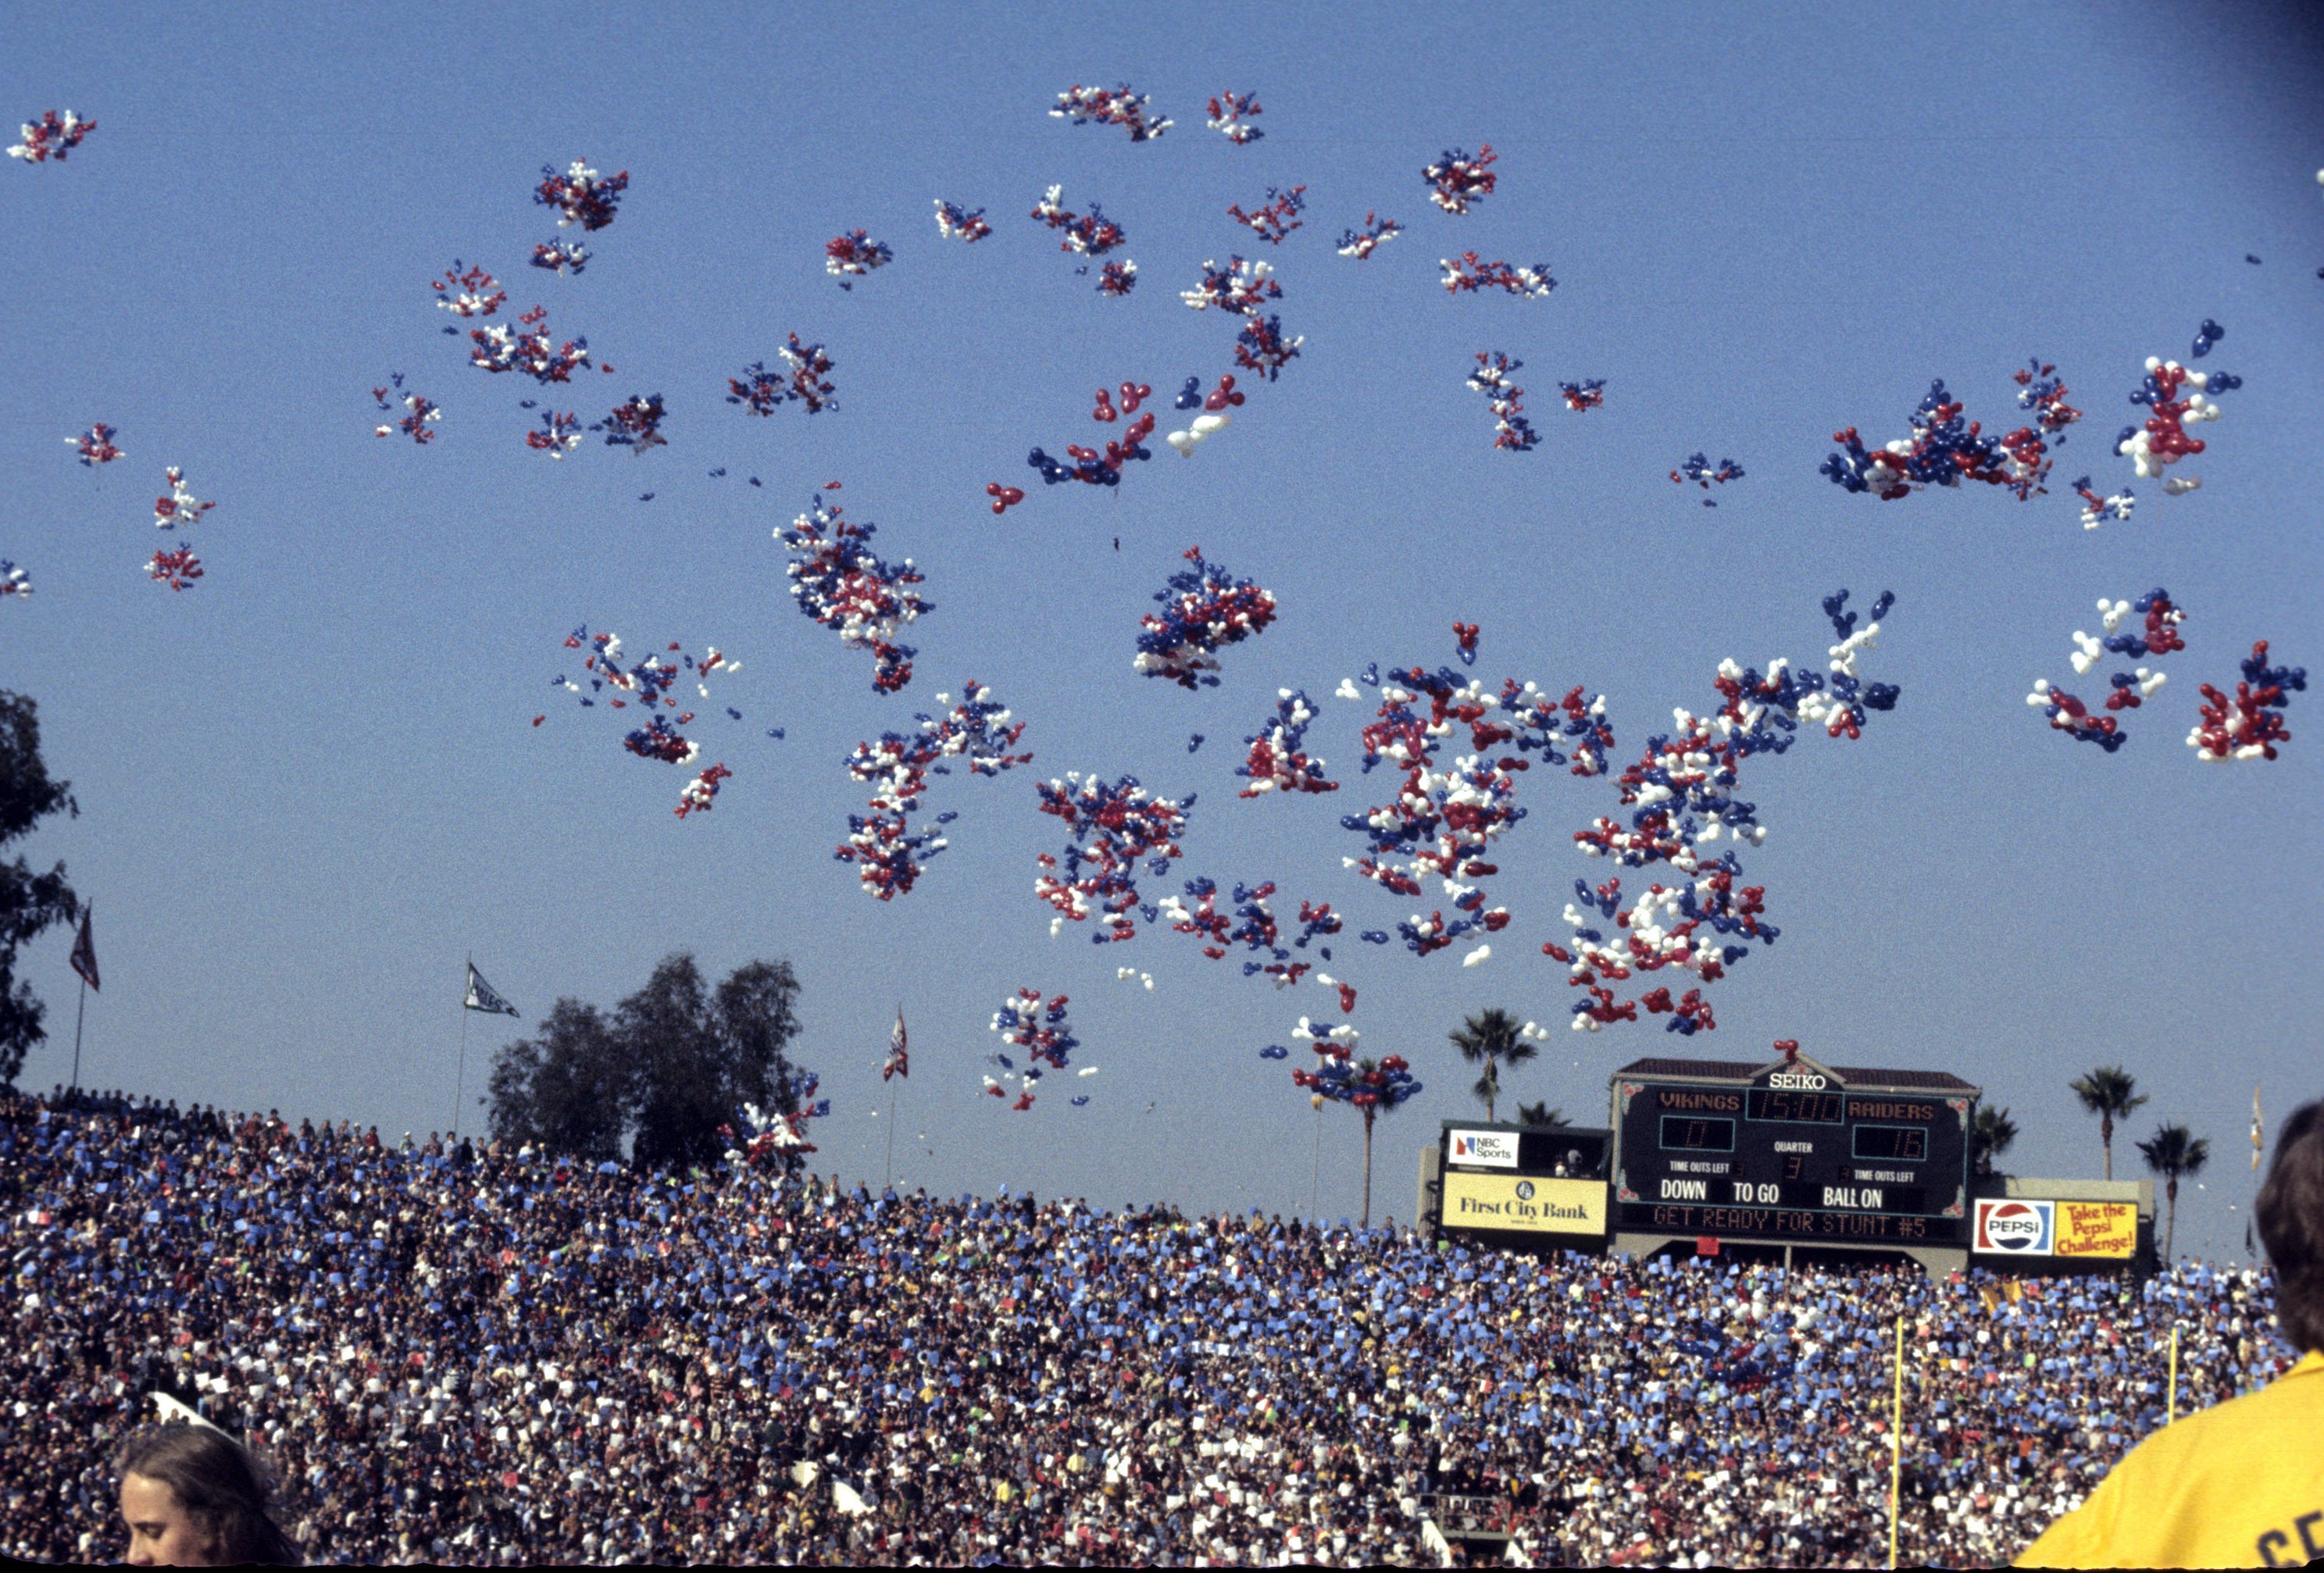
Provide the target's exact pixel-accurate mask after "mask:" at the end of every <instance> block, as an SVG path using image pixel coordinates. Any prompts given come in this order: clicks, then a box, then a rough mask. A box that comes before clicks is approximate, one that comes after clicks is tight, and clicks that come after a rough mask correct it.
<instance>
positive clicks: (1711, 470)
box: [1670, 453, 1743, 508]
mask: <svg viewBox="0 0 2324 1573" xmlns="http://www.w3.org/2000/svg"><path fill="white" fill-rule="evenodd" d="M1670 478H1671V480H1672V481H1673V482H1674V483H1676V484H1678V485H1681V486H1683V485H1685V484H1686V483H1688V482H1689V481H1692V482H1693V483H1695V485H1697V486H1698V487H1700V488H1701V489H1702V490H1703V491H1705V492H1708V491H1710V490H1711V487H1712V486H1713V485H1720V486H1724V485H1726V484H1727V483H1728V482H1729V481H1740V480H1741V479H1742V478H1743V466H1742V465H1738V464H1737V463H1736V462H1735V461H1734V460H1733V459H1729V458H1721V459H1720V461H1719V463H1718V464H1716V465H1713V464H1712V463H1711V461H1710V459H1708V458H1707V457H1705V456H1704V455H1701V454H1700V453H1692V454H1689V455H1687V456H1686V457H1685V458H1683V459H1682V460H1680V461H1679V466H1678V468H1677V469H1675V470H1673V471H1672V472H1671V473H1670ZM1702 505H1703V506H1704V507H1705V508H1716V507H1718V506H1719V500H1718V499H1717V498H1715V497H1706V498H1704V499H1703V500H1702Z"/></svg>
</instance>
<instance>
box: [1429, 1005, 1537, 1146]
mask: <svg viewBox="0 0 2324 1573" xmlns="http://www.w3.org/2000/svg"><path fill="white" fill-rule="evenodd" d="M1446 1036H1447V1037H1449V1038H1451V1039H1452V1046H1453V1047H1454V1048H1456V1049H1458V1050H1460V1051H1461V1057H1462V1059H1464V1060H1466V1061H1468V1062H1469V1063H1471V1065H1482V1066H1483V1067H1484V1068H1485V1070H1484V1074H1482V1075H1480V1076H1479V1077H1478V1078H1477V1084H1476V1085H1475V1086H1474V1087H1472V1088H1471V1089H1470V1090H1471V1092H1473V1093H1475V1094H1476V1097H1477V1101H1478V1102H1480V1103H1481V1104H1483V1105H1484V1106H1485V1118H1486V1119H1488V1120H1490V1119H1492V1118H1493V1116H1494V1112H1495V1108H1496V1106H1497V1105H1498V1104H1499V1100H1500V1096H1501V1067H1502V1066H1503V1065H1507V1066H1508V1067H1510V1068H1511V1069H1512V1070H1514V1069H1516V1068H1517V1066H1519V1065H1522V1064H1524V1063H1525V1062H1526V1061H1528V1060H1530V1059H1532V1058H1533V1057H1534V1056H1535V1053H1538V1052H1539V1051H1538V1050H1536V1049H1535V1047H1534V1046H1533V1044H1531V1043H1529V1042H1527V1041H1526V1038H1525V1036H1524V1028H1523V1026H1521V1025H1520V1024H1519V1023H1518V1021H1517V1017H1515V1016H1511V1015H1510V1014H1509V1013H1508V1011H1506V1010H1480V1011H1479V1012H1478V1013H1477V1014H1476V1015H1474V1016H1469V1017H1467V1018H1466V1019H1464V1020H1463V1021H1462V1023H1461V1027H1460V1030H1459V1031H1457V1032H1452V1033H1448V1034H1446Z"/></svg>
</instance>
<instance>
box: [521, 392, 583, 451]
mask: <svg viewBox="0 0 2324 1573" xmlns="http://www.w3.org/2000/svg"><path fill="white" fill-rule="evenodd" d="M526 402H527V405H528V407H529V406H530V402H531V401H530V400H527V401H526ZM524 446H527V447H529V448H531V449H533V450H534V451H535V452H538V453H544V454H547V455H549V457H550V458H552V459H561V458H563V457H564V456H565V455H567V454H569V453H571V452H572V451H573V450H574V449H575V448H577V447H579V446H581V418H580V417H579V416H578V415H576V414H575V413H574V412H573V411H572V410H569V409H562V410H560V409H544V410H542V411H541V412H540V429H539V431H529V432H526V433H525V434H524Z"/></svg>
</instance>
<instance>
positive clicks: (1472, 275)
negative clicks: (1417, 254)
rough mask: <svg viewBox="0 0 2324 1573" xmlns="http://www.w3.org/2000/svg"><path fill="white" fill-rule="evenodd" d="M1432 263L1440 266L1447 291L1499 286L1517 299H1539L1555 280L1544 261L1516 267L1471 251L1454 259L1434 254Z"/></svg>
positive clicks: (1471, 290)
mask: <svg viewBox="0 0 2324 1573" xmlns="http://www.w3.org/2000/svg"><path fill="white" fill-rule="evenodd" d="M1436 265H1437V266H1438V267H1440V268H1442V269H1443V270H1444V292H1445V293H1446V294H1448V295H1459V294H1462V293H1464V292H1474V291H1477V290H1500V291H1502V292H1503V293H1505V294H1509V295H1514V296H1516V297H1517V299H1520V300H1539V299H1542V298H1544V297H1545V296H1546V295H1547V294H1548V293H1549V292H1550V291H1551V290H1554V289H1556V288H1557V281H1556V280H1554V279H1553V278H1551V277H1550V276H1549V264H1548V263H1547V262H1535V263H1534V265H1533V266H1531V267H1529V268H1520V267H1517V266H1515V265H1513V264H1511V263H1508V262H1485V261H1483V260H1481V259H1480V258H1479V256H1478V255H1477V253H1475V252H1462V253H1461V255H1460V257H1459V258H1458V259H1457V260H1456V259H1454V258H1452V257H1440V258H1438V259H1437V262H1436Z"/></svg>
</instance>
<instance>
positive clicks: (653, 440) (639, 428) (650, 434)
mask: <svg viewBox="0 0 2324 1573" xmlns="http://www.w3.org/2000/svg"><path fill="white" fill-rule="evenodd" d="M663 414H664V411H663V409H662V407H661V395H660V394H659V393H655V394H651V395H646V394H637V393H633V394H632V395H631V396H630V397H629V398H628V399H627V400H624V401H623V402H622V403H620V404H616V405H614V406H613V411H612V413H611V414H609V415H607V416H606V417H605V419H603V420H600V421H597V422H595V424H593V425H592V426H591V427H590V428H589V429H590V430H591V431H602V432H604V434H605V446H607V447H609V448H627V449H629V450H630V452H631V453H632V454H642V453H644V452H645V451H646V450H647V449H648V448H658V447H662V446H666V445H667V444H668V443H669V438H668V437H664V436H662V435H661V422H662V416H663Z"/></svg>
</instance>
